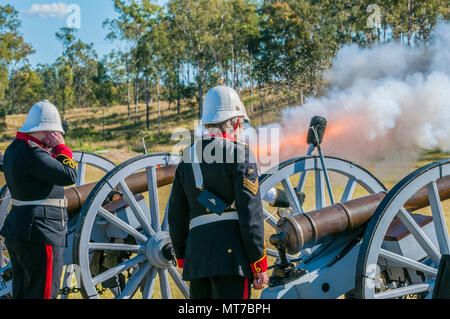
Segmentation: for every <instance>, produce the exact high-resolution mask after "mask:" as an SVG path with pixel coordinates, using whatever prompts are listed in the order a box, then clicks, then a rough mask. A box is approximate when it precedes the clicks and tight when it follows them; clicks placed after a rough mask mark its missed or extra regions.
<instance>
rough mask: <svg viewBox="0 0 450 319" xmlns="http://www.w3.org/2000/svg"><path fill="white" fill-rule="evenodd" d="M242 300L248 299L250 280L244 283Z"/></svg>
mask: <svg viewBox="0 0 450 319" xmlns="http://www.w3.org/2000/svg"><path fill="white" fill-rule="evenodd" d="M242 299H248V278H245V282H244V296H243V297H242Z"/></svg>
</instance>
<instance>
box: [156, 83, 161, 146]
mask: <svg viewBox="0 0 450 319" xmlns="http://www.w3.org/2000/svg"><path fill="white" fill-rule="evenodd" d="M157 81H158V83H157V86H156V93H157V95H158V142H159V140H160V135H161V103H160V102H161V101H160V98H159V78H158V79H157Z"/></svg>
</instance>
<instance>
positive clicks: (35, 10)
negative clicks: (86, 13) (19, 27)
mask: <svg viewBox="0 0 450 319" xmlns="http://www.w3.org/2000/svg"><path fill="white" fill-rule="evenodd" d="M67 8H68V5H67V4H66V3H64V2H58V3H56V2H53V3H50V4H37V3H34V4H32V5H31V7H30V8H29V9H28V10H27V11H25V14H28V15H30V16H36V15H37V16H40V17H41V18H60V19H63V18H64V17H65V16H66V15H67V13H68V12H67Z"/></svg>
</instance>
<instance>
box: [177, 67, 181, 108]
mask: <svg viewBox="0 0 450 319" xmlns="http://www.w3.org/2000/svg"><path fill="white" fill-rule="evenodd" d="M177 71H178V74H177V117H178V116H179V115H180V111H181V101H180V99H181V96H180V62H179V61H178V68H177Z"/></svg>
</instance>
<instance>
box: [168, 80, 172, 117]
mask: <svg viewBox="0 0 450 319" xmlns="http://www.w3.org/2000/svg"><path fill="white" fill-rule="evenodd" d="M170 80H171V79H170V76H169V80H168V83H169V111H170V104H171V103H172V85H171V84H172V83H171V81H170Z"/></svg>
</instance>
